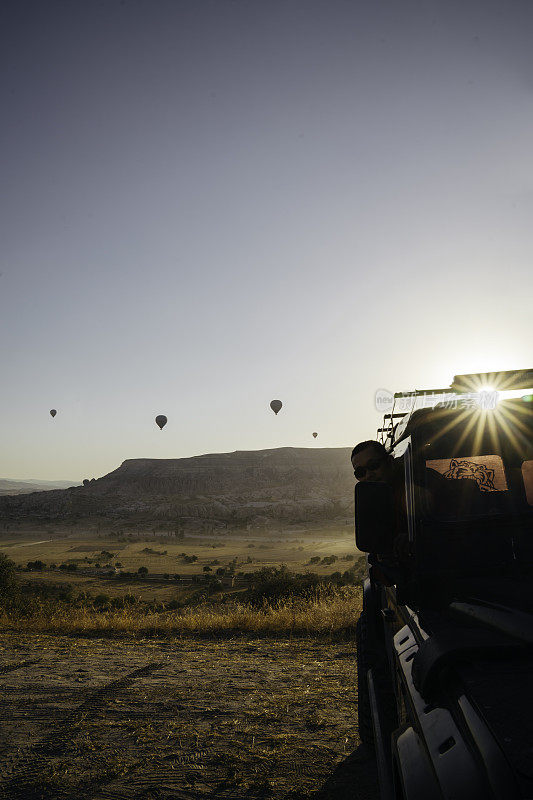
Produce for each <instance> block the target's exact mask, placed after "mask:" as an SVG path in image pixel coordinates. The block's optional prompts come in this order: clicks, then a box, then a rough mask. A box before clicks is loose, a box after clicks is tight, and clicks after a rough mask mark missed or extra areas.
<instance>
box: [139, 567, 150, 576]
mask: <svg viewBox="0 0 533 800" xmlns="http://www.w3.org/2000/svg"><path fill="white" fill-rule="evenodd" d="M137 574H138V575H141V577H143V578H144V577H145V576H146V575H148V567H139V569H138V570H137Z"/></svg>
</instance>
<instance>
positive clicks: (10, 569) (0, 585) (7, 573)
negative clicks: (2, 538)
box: [0, 553, 16, 594]
mask: <svg viewBox="0 0 533 800" xmlns="http://www.w3.org/2000/svg"><path fill="white" fill-rule="evenodd" d="M15 585H16V579H15V562H14V561H11V559H10V558H8V557H7V556H6V555H5V554H4V553H0V594H7V593H8V592H11V591H12V590H13V589H14V588H15Z"/></svg>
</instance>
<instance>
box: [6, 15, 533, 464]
mask: <svg viewBox="0 0 533 800" xmlns="http://www.w3.org/2000/svg"><path fill="white" fill-rule="evenodd" d="M1 36H2V42H1V45H2V46H1V48H0V50H1V56H0V58H1V63H2V69H1V72H0V87H1V89H0V90H1V97H2V108H3V110H4V125H3V126H2V129H1V131H0V139H1V149H0V153H1V159H2V184H3V190H4V191H3V192H2V199H1V209H0V220H1V222H0V225H1V227H2V231H1V235H2V245H3V246H2V254H1V263H0V273H1V274H0V325H1V328H2V330H1V341H2V345H3V364H2V377H3V380H2V391H1V393H0V416H1V420H2V432H1V437H0V475H2V476H4V477H5V478H13V479H19V480H25V479H29V478H30V477H31V478H32V479H36V478H40V479H49V480H53V479H70V480H81V479H82V478H84V477H88V478H91V477H98V476H100V475H103V474H105V473H107V472H110V471H111V470H113V469H115V468H116V467H117V466H119V464H120V463H121V462H122V461H123V460H125V459H127V458H141V457H144V458H150V457H151V458H180V457H186V456H191V455H197V454H202V453H209V452H228V451H233V450H255V449H263V448H274V447H282V446H295V447H340V446H349V445H352V444H353V443H354V442H355V441H357V440H359V439H364V438H369V437H372V436H373V435H374V434H375V429H376V427H377V425H378V422H379V414H378V412H377V411H376V410H375V408H374V394H375V391H376V390H377V389H379V388H386V389H391V390H401V389H407V388H415V387H416V388H424V387H431V388H434V387H437V386H447V385H448V384H449V383H450V381H451V380H452V378H453V375H454V374H457V373H465V372H480V371H486V370H487V371H492V370H500V369H502V370H504V369H514V368H521V367H533V363H532V358H531V346H530V342H531V320H532V312H531V296H532V289H533V270H532V269H531V263H532V255H533V244H532V240H531V218H532V210H533V159H532V158H531V147H532V145H531V142H532V141H533V53H532V49H531V41H532V39H533V6H532V5H531V4H530V3H529V2H526V0H508V1H507V2H505V3H503V2H495V1H494V0H485V1H484V2H481V0H479V2H478V1H477V0H474V1H473V2H470V3H466V4H465V3H461V2H458V0H451V1H450V0H448V2H437V0H433V1H432V2H422V1H421V0H420V1H418V0H417V1H416V2H415V1H414V0H406V2H404V3H402V4H401V7H400V5H398V4H396V3H392V2H378V3H372V4H369V3H360V2H350V0H291V2H286V0H268V2H262V3H261V2H256V3H250V2H245V0H194V2H182V0H105V2H104V1H103V0H91V1H90V2H89V0H77V2H66V0H63V1H61V2H60V1H59V0H47V2H46V3H42V2H36V1H35V0H30V1H29V2H25V0H6V2H5V3H4V4H3V7H2V34H1ZM273 398H279V399H281V400H282V401H283V403H284V406H283V409H282V411H281V412H280V413H279V414H278V415H277V416H275V415H274V414H273V413H272V412H271V410H270V408H269V403H270V401H271V400H272V399H273ZM51 408H56V409H58V414H57V416H56V417H55V419H52V418H51V417H50V415H49V410H50V409H51ZM161 413H162V414H166V415H167V417H168V424H167V426H166V427H165V428H164V429H163V430H162V431H160V430H159V429H158V428H157V426H156V425H155V423H154V417H155V415H156V414H161ZM312 431H318V433H319V436H318V438H317V439H316V440H315V439H313V438H312Z"/></svg>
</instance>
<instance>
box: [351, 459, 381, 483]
mask: <svg viewBox="0 0 533 800" xmlns="http://www.w3.org/2000/svg"><path fill="white" fill-rule="evenodd" d="M384 461H385V459H384V458H371V459H370V461H368V462H367V464H366V467H356V468H355V469H354V471H353V474H354V475H355V477H356V478H357V480H358V481H360V480H362V479H363V478H364V477H365V475H366V473H367V472H373V471H374V470H375V469H378V468H379V467H380V466H381V465H382V464H383V462H384Z"/></svg>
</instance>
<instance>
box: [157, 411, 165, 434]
mask: <svg viewBox="0 0 533 800" xmlns="http://www.w3.org/2000/svg"><path fill="white" fill-rule="evenodd" d="M155 421H156V425H159V429H160V430H163V428H164V427H165V425H166V424H167V418H166V417H165V415H164V414H158V415H157V417H156V418H155Z"/></svg>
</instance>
